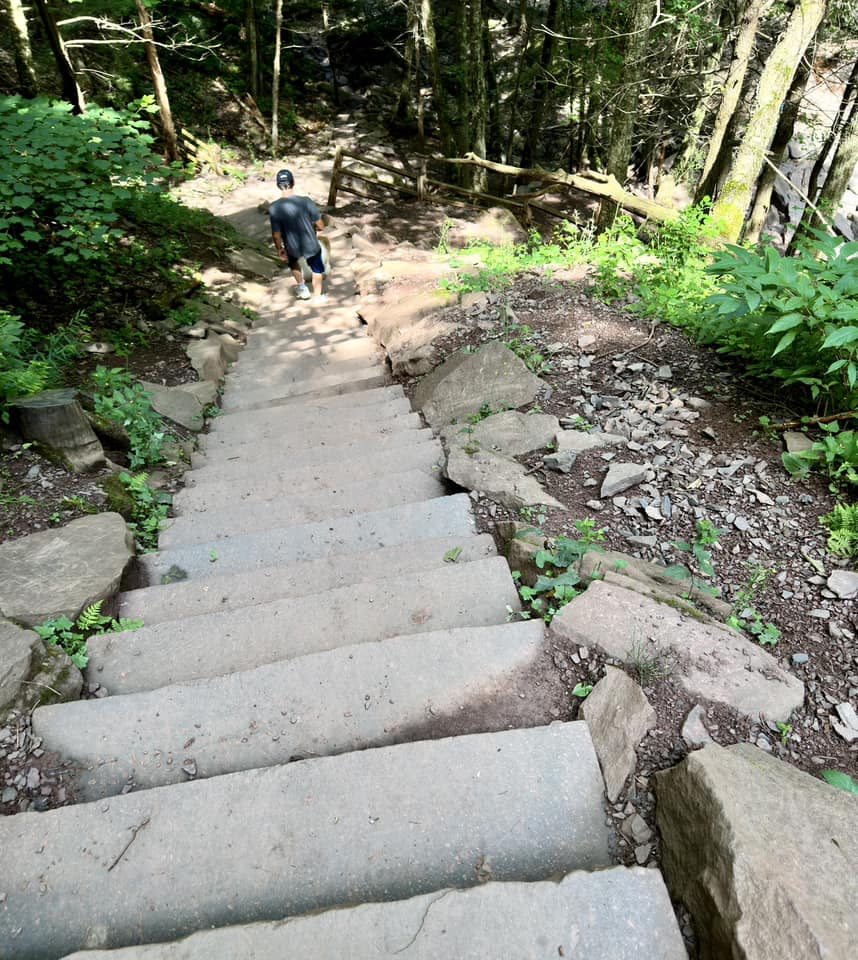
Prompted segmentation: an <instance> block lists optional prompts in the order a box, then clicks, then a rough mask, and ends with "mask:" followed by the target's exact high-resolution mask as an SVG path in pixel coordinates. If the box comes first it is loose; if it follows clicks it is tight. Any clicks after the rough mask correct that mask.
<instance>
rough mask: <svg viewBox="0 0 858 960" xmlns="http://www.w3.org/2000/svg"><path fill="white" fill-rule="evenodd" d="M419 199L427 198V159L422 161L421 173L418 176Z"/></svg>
mask: <svg viewBox="0 0 858 960" xmlns="http://www.w3.org/2000/svg"><path fill="white" fill-rule="evenodd" d="M417 199H418V200H425V199H426V160H425V159H423V160H421V161H420V174H419V175H418V177H417Z"/></svg>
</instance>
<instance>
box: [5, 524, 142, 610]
mask: <svg viewBox="0 0 858 960" xmlns="http://www.w3.org/2000/svg"><path fill="white" fill-rule="evenodd" d="M133 555H134V538H133V536H132V535H131V531H130V530H129V529H128V526H127V525H126V523H125V521H124V520H123V519H122V517H121V516H120V515H119V514H118V513H98V514H94V515H93V516H88V517H81V518H80V519H79V520H72V522H71V523H69V524H67V525H66V526H64V527H60V528H58V529H56V530H45V531H43V532H41V533H33V534H30V536H28V537H21V538H20V539H18V540H11V541H9V542H8V543H3V544H0V615H2V616H4V617H7V618H8V619H10V620H14V621H15V622H17V623H20V624H23V625H24V626H28V627H33V626H38V625H41V624H42V623H44V622H45V621H46V620H52V619H53V618H55V617H59V616H61V615H65V616H67V617H69V619H71V620H74V619H75V618H76V617H77V616H78V614H79V613H80V612H81V610H83V609H84V607H86V606H88V605H89V604H91V603H94V602H95V601H96V600H104V599H107V598H108V597H110V596H112V595H113V594H114V593H115V592H116V590H117V589H118V587H119V581H120V579H121V577H122V574H123V572H124V570H125V567H126V566H127V564H128V561H129V560H130V559H131V557H132V556H133Z"/></svg>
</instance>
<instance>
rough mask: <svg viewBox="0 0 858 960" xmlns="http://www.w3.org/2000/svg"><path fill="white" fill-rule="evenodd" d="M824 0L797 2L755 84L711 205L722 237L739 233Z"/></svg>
mask: <svg viewBox="0 0 858 960" xmlns="http://www.w3.org/2000/svg"><path fill="white" fill-rule="evenodd" d="M825 6H826V0H798V2H797V3H796V5H795V7H794V9H793V12H792V14H791V15H790V18H789V21H788V23H787V26H786V29H785V30H784V32H783V33H782V34H781V36H780V39H779V40H778V42H777V44H776V46H775V48H774V50H773V51H772V53H771V55H770V56H769V59H768V60H767V61H766V65H765V67H764V68H763V72H762V74H761V75H760V80H759V83H758V85H757V94H756V98H755V100H754V103H753V105H752V107H751V111H750V115H749V117H748V123H747V127H746V129H745V132H744V135H743V136H742V140H741V142H740V143H739V147H738V149H737V151H736V155H735V157H734V158H733V162H732V163H731V165H730V167H729V170H728V172H727V175H726V179H725V182H724V185H723V187H722V188H721V192H720V195H719V196H718V199H717V200H716V202H715V205H714V206H713V208H712V215H713V219H714V220H715V221H716V223H717V224H718V225H719V230H720V234H721V237H722V239H723V240H724V241H725V242H727V243H736V242H737V241H738V240H739V238H740V237H741V235H742V228H743V226H744V223H745V217H746V216H747V214H748V210H749V208H750V206H751V200H752V199H753V195H754V190H755V188H756V184H757V179H758V177H759V175H760V172H761V170H762V168H763V165H764V162H765V161H764V158H765V156H766V152H767V151H768V149H769V146H770V145H771V142H772V138H773V136H774V133H775V130H776V129H777V125H778V119H779V117H780V112H781V108H782V106H783V103H784V100H785V99H786V96H787V93H788V92H789V89H790V86H791V85H792V81H793V78H794V77H795V74H796V70H797V69H798V65H799V63H800V62H801V58H802V56H803V55H804V52H805V50H807V47H808V45H809V44H810V41H811V40H812V39H813V37H814V35H815V33H816V31H817V29H818V28H819V25H820V23H821V22H822V18H823V16H824V15H825Z"/></svg>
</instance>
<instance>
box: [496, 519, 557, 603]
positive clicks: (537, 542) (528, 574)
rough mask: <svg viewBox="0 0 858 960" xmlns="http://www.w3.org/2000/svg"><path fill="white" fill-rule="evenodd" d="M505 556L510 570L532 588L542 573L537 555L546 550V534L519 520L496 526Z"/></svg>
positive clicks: (505, 521)
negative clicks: (516, 572) (537, 561)
mask: <svg viewBox="0 0 858 960" xmlns="http://www.w3.org/2000/svg"><path fill="white" fill-rule="evenodd" d="M496 530H497V534H498V538H499V539H500V542H501V543H502V544H503V548H502V549H503V554H504V556H505V557H506V559H507V563H508V564H509V568H510V570H517V571H518V572H519V573H520V574H521V582H522V583H524V584H527V585H528V586H530V587H532V586H533V585H534V584H535V583H536V580H537V577H539V575H540V574H541V573H542V570H540V569H539V567H537V565H536V560H535V558H536V554H537V553H539V551H540V550H545V549H546V546H545V534H543V533H540V531H539V530H537V529H535V528H534V526H533V524H532V523H521V522H520V521H518V520H503V521H501V522H500V523H498V524H497V525H496Z"/></svg>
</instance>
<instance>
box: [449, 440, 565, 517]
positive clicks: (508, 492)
mask: <svg viewBox="0 0 858 960" xmlns="http://www.w3.org/2000/svg"><path fill="white" fill-rule="evenodd" d="M444 473H445V474H446V476H447V478H448V479H450V480H452V481H453V483H455V484H457V485H458V486H460V487H463V488H464V489H465V490H477V491H479V492H480V493H483V494H485V495H486V496H487V497H490V498H491V499H492V500H497V501H498V503H502V504H503V505H504V506H506V507H509V508H510V510H520V509H521V508H522V507H524V506H527V505H530V504H536V503H543V504H545V505H546V506H549V507H556V508H557V509H559V510H565V509H566V508H565V507H564V505H563V504H562V503H560V502H559V501H558V500H555V499H554V497H552V496H551V494H549V493H547V492H546V491H545V490H543V488H542V486H541V485H540V483H539V481H538V480H536V478H535V477H532V476H528V475H527V471H526V470H525V469H524V467H523V466H522V465H521V464H520V463H518V462H517V461H516V460H510V459H508V458H507V457H500V456H497V455H496V454H493V453H485V452H483V451H481V450H479V451H476V452H474V453H468V452H466V451H465V449H464V448H462V447H454V448H453V449H452V450H450V452H449V454H448V456H447V465H446V467H445V468H444Z"/></svg>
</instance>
